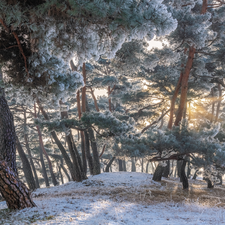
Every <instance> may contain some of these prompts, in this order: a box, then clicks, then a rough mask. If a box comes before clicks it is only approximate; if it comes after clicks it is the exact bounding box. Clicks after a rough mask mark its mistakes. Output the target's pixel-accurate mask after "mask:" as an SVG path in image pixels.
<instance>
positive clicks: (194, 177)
mask: <svg viewBox="0 0 225 225" xmlns="http://www.w3.org/2000/svg"><path fill="white" fill-rule="evenodd" d="M197 173H198V169H197V170H195V173H194V175H193V177H192V179H193V180H196V178H197Z"/></svg>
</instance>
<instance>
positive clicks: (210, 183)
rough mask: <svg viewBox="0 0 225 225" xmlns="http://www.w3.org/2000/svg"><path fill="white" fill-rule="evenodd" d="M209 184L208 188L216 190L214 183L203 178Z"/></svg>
mask: <svg viewBox="0 0 225 225" xmlns="http://www.w3.org/2000/svg"><path fill="white" fill-rule="evenodd" d="M203 180H205V181H206V182H207V188H214V185H213V183H212V181H211V180H210V179H209V178H203Z"/></svg>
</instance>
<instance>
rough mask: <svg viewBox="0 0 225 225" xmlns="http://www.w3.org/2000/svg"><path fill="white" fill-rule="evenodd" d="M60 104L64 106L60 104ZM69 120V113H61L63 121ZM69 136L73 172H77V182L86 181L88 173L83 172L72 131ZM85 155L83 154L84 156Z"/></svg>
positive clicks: (67, 139)
mask: <svg viewBox="0 0 225 225" xmlns="http://www.w3.org/2000/svg"><path fill="white" fill-rule="evenodd" d="M59 104H61V105H62V104H63V103H62V102H60V103H59ZM64 118H68V112H67V111H61V119H64ZM68 133H69V134H67V133H66V143H67V145H68V148H69V151H70V155H71V157H72V160H73V170H74V171H75V176H76V179H75V180H76V181H78V182H80V181H82V180H83V179H86V172H84V170H83V166H82V162H81V158H80V155H79V153H78V151H77V148H76V145H75V142H74V140H73V135H72V133H71V130H69V132H68ZM81 143H83V142H81ZM82 155H83V154H82Z"/></svg>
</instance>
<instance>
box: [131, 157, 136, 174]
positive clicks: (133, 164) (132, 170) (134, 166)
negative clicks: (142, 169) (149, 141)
mask: <svg viewBox="0 0 225 225" xmlns="http://www.w3.org/2000/svg"><path fill="white" fill-rule="evenodd" d="M135 161H136V160H135V159H134V158H131V172H136V165H135Z"/></svg>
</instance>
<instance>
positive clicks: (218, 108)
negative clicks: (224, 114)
mask: <svg viewBox="0 0 225 225" xmlns="http://www.w3.org/2000/svg"><path fill="white" fill-rule="evenodd" d="M218 91H219V98H218V99H219V100H218V103H217V108H216V119H215V122H217V121H218V118H219V113H220V106H221V101H222V90H221V85H220V84H218Z"/></svg>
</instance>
